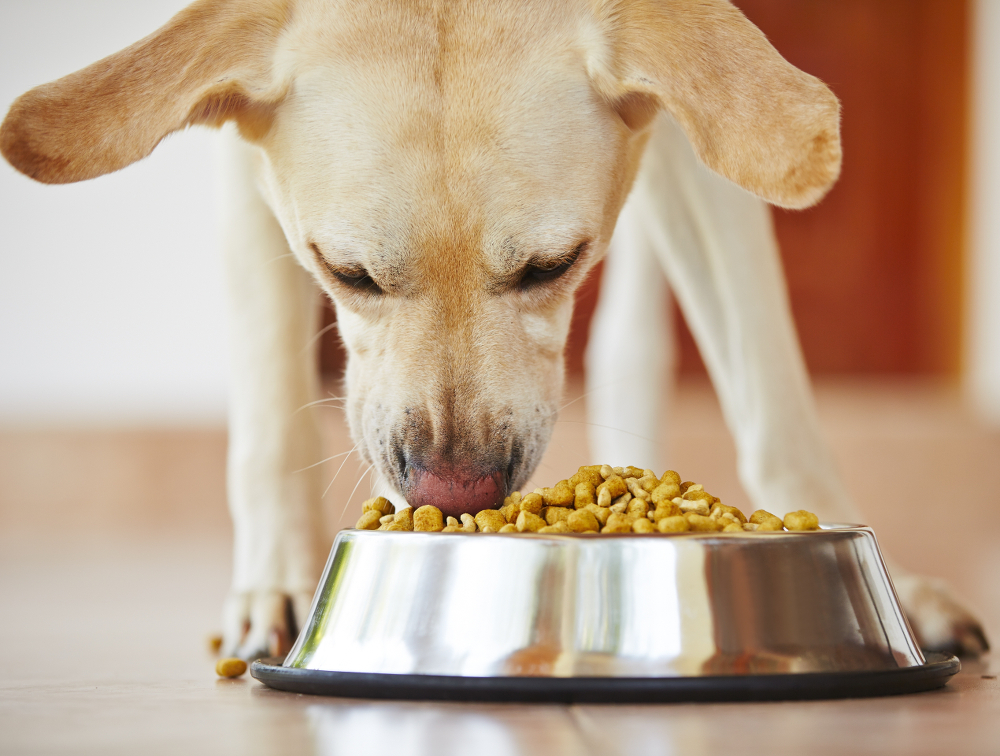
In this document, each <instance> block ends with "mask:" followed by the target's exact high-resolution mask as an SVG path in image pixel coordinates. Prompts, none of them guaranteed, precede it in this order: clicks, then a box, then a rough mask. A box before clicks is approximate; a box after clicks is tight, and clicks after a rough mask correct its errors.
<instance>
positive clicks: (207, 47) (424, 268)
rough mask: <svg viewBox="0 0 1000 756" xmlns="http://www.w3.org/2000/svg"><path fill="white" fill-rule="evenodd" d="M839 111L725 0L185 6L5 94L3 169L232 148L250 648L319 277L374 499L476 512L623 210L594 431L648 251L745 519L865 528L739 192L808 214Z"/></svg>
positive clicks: (234, 637) (756, 208) (651, 275)
mask: <svg viewBox="0 0 1000 756" xmlns="http://www.w3.org/2000/svg"><path fill="white" fill-rule="evenodd" d="M838 119H839V106H838V102H837V100H836V98H835V97H834V96H833V94H832V93H831V92H830V90H829V89H827V87H826V86H824V85H823V84H822V83H821V82H820V81H818V80H817V79H815V78H813V77H812V76H809V75H807V74H805V73H803V72H801V71H799V70H797V69H795V68H794V67H792V66H791V65H789V64H788V63H787V62H786V61H785V60H783V59H782V58H781V56H780V55H778V53H777V52H776V51H775V50H774V49H773V48H772V47H771V46H770V45H769V44H768V42H767V40H766V39H765V38H764V36H763V35H762V34H761V33H760V32H759V31H758V30H757V29H756V28H755V27H754V26H753V25H751V24H750V23H749V22H748V21H747V20H746V19H745V18H744V17H743V15H742V14H741V13H740V12H739V11H738V10H737V9H736V8H734V7H733V6H732V5H730V4H729V3H728V2H724V0H507V1H505V2H504V1H498V0H452V1H448V0H428V1H427V2H419V1H418V0H412V1H411V2H405V1H399V2H391V1H390V0H200V1H199V2H196V3H195V4H194V5H192V6H190V7H189V8H188V9H187V10H185V11H184V12H182V13H181V14H179V15H178V16H177V17H175V18H174V19H173V20H172V21H171V22H170V23H169V24H168V25H167V26H165V27H164V28H162V29H161V30H159V31H158V32H156V33H155V34H153V35H152V36H150V37H147V38H146V39H144V40H142V41H140V42H138V43H137V44H135V45H133V46H132V47H130V48H128V49H126V50H124V51H122V52H120V53H118V54H117V55H113V56H111V57H110V58H107V59H105V60H103V61H100V62H98V63H96V64H94V65H92V66H90V67H88V68H86V69H84V70H82V71H80V72H78V73H76V74H73V75H71V76H68V77H66V78H64V79H61V80H59V81H56V82H53V83H51V84H47V85H45V86H42V87H39V88H37V89H35V90H33V91H31V92H29V93H27V94H26V95H24V96H22V97H21V98H19V99H18V100H17V101H16V102H15V103H14V105H13V106H12V108H11V110H10V113H9V114H8V116H7V118H6V120H5V121H4V124H3V128H2V134H0V147H2V151H3V154H4V156H5V157H6V158H7V159H8V160H9V161H10V162H11V163H12V164H13V165H14V166H15V167H16V168H17V169H19V170H20V171H22V172H24V173H26V174H27V175H29V176H31V177H33V178H35V179H38V180H39V181H43V182H49V183H61V182H71V181H81V180H84V179H89V178H94V177H96V176H100V175H102V174H105V173H108V172H111V171H116V170H118V169H120V168H124V167H125V166H127V165H129V164H130V163H133V162H135V161H137V160H140V159H141V158H143V157H145V156H146V155H148V154H149V153H150V152H151V151H152V150H153V149H154V148H155V147H156V145H157V144H158V143H159V141H160V140H161V139H163V138H164V137H165V136H166V135H167V134H169V133H171V132H173V131H176V130H178V129H183V128H185V127H186V126H189V125H193V124H206V125H211V126H219V125H222V124H223V123H224V122H227V121H231V122H234V123H235V124H236V126H237V127H238V129H239V133H240V134H241V136H242V139H241V140H237V139H235V138H234V139H233V142H232V144H231V147H230V150H231V154H230V170H229V178H230V183H231V190H232V191H231V195H230V196H231V205H230V207H229V208H228V210H227V215H228V218H229V224H228V225H229V235H228V261H229V262H228V264H229V269H230V272H231V280H232V296H231V301H232V309H233V317H232V320H233V322H234V324H235V330H236V338H235V341H234V345H233V353H234V356H235V376H236V380H235V385H234V387H233V395H232V417H231V439H232V442H231V449H230V465H229V484H230V506H231V509H232V514H233V520H234V524H235V538H236V557H235V574H234V581H233V592H232V595H231V597H230V599H229V602H228V604H227V618H226V627H225V630H226V646H227V648H228V649H230V650H235V651H238V652H240V653H242V654H244V655H251V654H253V653H255V652H256V651H258V650H259V649H261V648H264V647H266V646H267V644H268V640H269V638H270V637H271V636H272V635H273V634H274V633H279V634H280V633H285V632H286V631H287V629H288V627H287V625H286V619H285V611H284V609H285V606H286V602H287V600H288V599H291V601H292V604H293V606H294V609H295V612H296V614H297V616H298V617H299V618H301V617H302V613H303V612H304V611H305V610H306V608H307V606H308V602H309V598H310V596H311V593H312V591H313V589H314V587H315V584H316V579H317V575H318V569H319V567H320V558H321V556H322V551H323V549H322V547H321V544H320V543H318V534H319V533H320V528H319V525H318V515H317V508H318V502H319V493H320V492H319V490H318V487H317V483H318V479H317V477H316V475H315V473H316V470H317V469H318V468H312V470H308V471H305V472H299V471H301V470H302V468H306V467H308V466H309V465H312V464H314V463H315V462H316V461H317V460H318V459H319V458H320V456H321V454H320V448H319V440H318V434H317V432H316V428H315V426H314V421H313V419H312V417H311V415H310V413H309V411H308V409H306V410H304V411H303V409H302V408H303V407H305V406H306V405H308V404H309V403H310V402H312V401H313V399H314V397H315V396H316V394H317V391H316V376H315V355H314V354H313V352H312V350H311V349H305V350H304V349H303V347H304V345H306V344H308V343H309V342H310V340H311V339H312V336H313V335H314V333H315V329H316V322H315V321H316V311H317V288H316V286H315V284H314V282H318V283H319V286H320V288H321V289H322V290H323V291H324V292H325V293H326V294H328V295H329V296H330V298H331V299H332V300H333V302H334V304H335V306H336V309H337V318H338V324H339V327H340V332H341V335H342V337H343V340H344V343H345V344H346V346H347V351H348V354H349V360H348V366H347V380H346V383H347V397H348V398H347V413H348V417H349V420H350V425H351V430H352V433H353V435H354V438H355V440H356V441H357V444H358V449H359V451H360V453H361V455H362V456H363V457H364V458H365V459H366V460H368V461H370V462H371V463H373V464H374V466H375V469H376V470H377V472H378V476H379V479H380V481H381V485H382V486H383V487H384V490H385V492H386V494H387V495H388V496H390V498H392V499H394V500H395V501H396V502H397V503H398V504H404V503H406V502H408V503H410V504H413V505H419V504H421V503H424V502H434V503H435V504H437V505H438V506H440V507H442V508H443V509H445V510H446V511H448V512H449V513H453V514H454V513H459V512H462V511H467V510H468V511H473V512H475V511H477V510H479V509H481V508H483V507H487V506H493V505H495V504H497V503H498V502H499V501H500V500H501V499H502V497H503V496H504V494H505V493H506V492H507V491H508V490H511V489H514V488H518V487H520V486H521V485H522V484H523V483H525V481H526V480H527V477H528V475H529V474H530V473H531V472H532V470H533V468H534V467H535V465H536V464H537V462H538V460H539V458H540V456H541V454H542V452H543V450H544V449H545V446H546V444H547V442H548V439H549V436H550V433H551V430H552V425H553V422H554V419H555V416H556V412H557V407H558V404H557V403H558V400H559V397H560V393H561V389H562V382H563V361H562V353H563V347H564V345H565V343H566V337H567V331H568V328H569V323H570V314H571V309H572V305H573V292H574V290H575V289H576V288H577V286H578V285H579V284H580V282H581V281H582V280H583V279H584V278H585V277H586V276H587V274H588V273H589V272H590V270H591V269H592V268H593V267H594V265H595V264H596V263H597V262H598V261H599V260H600V259H601V258H602V257H603V256H604V254H605V251H606V249H607V248H608V245H609V243H610V242H611V237H612V232H613V231H614V229H615V226H616V223H617V222H618V221H619V213H620V211H622V208H623V205H624V204H625V201H626V198H627V197H628V196H629V193H630V191H632V200H630V202H629V205H628V207H627V209H626V211H625V213H624V215H623V220H622V223H621V226H620V229H619V232H620V234H621V238H620V240H619V241H620V242H621V243H620V244H618V245H617V246H618V247H619V248H618V249H617V250H616V254H615V255H614V256H613V257H612V259H611V261H610V262H609V270H608V276H607V281H606V284H605V285H606V288H608V287H610V288H612V289H613V290H612V291H611V292H610V293H611V297H610V298H609V299H608V300H607V304H606V305H605V306H603V307H602V311H603V312H604V315H602V316H601V317H599V320H598V323H597V325H596V326H595V337H594V339H593V343H595V344H598V345H599V347H600V349H599V351H598V350H592V351H591V354H590V359H589V362H590V368H591V370H590V373H591V381H592V383H593V384H594V385H595V386H596V387H598V389H597V391H596V392H595V395H596V396H598V397H599V399H600V401H597V402H595V403H594V407H595V409H594V411H595V412H597V413H598V419H597V422H598V423H599V424H600V423H601V417H600V413H601V412H607V411H609V410H611V411H615V412H616V415H617V416H616V417H615V418H614V420H613V422H610V424H614V425H620V424H621V422H622V417H623V416H624V417H628V416H629V412H630V410H629V406H630V404H631V406H639V405H641V404H643V403H644V402H645V403H647V404H648V403H649V402H652V401H653V400H654V399H655V394H656V392H658V391H659V390H660V387H661V386H662V376H661V375H660V374H659V372H658V369H657V367H656V364H655V361H654V364H649V365H643V364H642V363H637V362H634V361H633V363H632V365H633V367H632V368H631V370H632V373H633V375H632V376H631V377H632V378H636V377H638V379H639V380H638V383H639V384H640V386H641V385H645V389H642V388H639V389H637V390H638V391H639V392H640V395H639V397H638V401H636V399H637V397H636V395H632V397H631V398H632V401H631V402H629V401H623V400H622V398H621V389H620V385H621V384H620V378H621V376H618V375H616V374H615V373H614V365H615V364H618V363H619V360H617V359H611V358H614V357H615V356H616V355H619V354H621V355H623V356H630V355H633V354H634V353H635V350H633V349H631V346H632V345H633V342H634V339H635V334H637V333H646V334H648V336H647V338H646V340H645V342H644V343H647V344H648V343H649V342H650V339H652V340H653V341H655V340H656V339H657V338H659V336H658V335H657V334H656V331H655V327H653V328H652V330H650V326H649V325H648V323H650V322H652V323H655V322H656V321H657V319H658V318H657V317H656V316H657V315H658V313H659V305H658V302H659V301H660V296H659V295H660V289H661V287H662V285H661V284H660V283H659V281H660V280H661V275H660V274H659V273H658V272H657V271H656V270H655V266H654V265H652V264H651V263H650V261H651V260H653V259H654V256H655V257H656V258H658V259H659V260H660V262H661V263H662V265H663V269H664V270H666V273H667V276H668V278H669V279H670V281H671V283H672V286H673V289H674V290H675V291H676V292H677V295H678V297H679V299H680V302H681V305H682V307H683V309H684V312H685V315H686V317H687V318H688V320H689V322H690V323H691V325H692V329H693V331H694V333H695V336H696V337H697V339H698V341H699V344H700V346H701V349H702V352H703V354H704V356H705V361H706V363H707V365H708V366H709V370H710V372H711V375H712V379H713V381H714V382H715V385H716V388H717V389H718V393H719V396H720V399H721V401H722V405H723V408H724V410H725V413H726V416H727V419H728V421H729V424H730V426H731V428H732V430H733V433H734V436H735V438H736V442H737V446H738V449H739V452H740V471H741V474H742V479H743V481H744V483H745V485H746V487H747V490H748V492H749V494H750V496H751V498H752V499H753V501H754V502H755V504H757V505H759V506H762V507H765V508H767V509H769V510H773V511H776V512H783V511H785V510H788V509H798V508H800V507H805V508H808V509H812V510H814V511H816V512H817V513H819V514H820V515H821V517H822V519H825V520H854V519H858V517H857V515H856V514H855V513H854V510H853V507H852V505H851V502H850V501H849V499H848V497H847V495H846V494H845V492H844V487H843V485H842V484H841V482H840V481H839V479H838V477H837V474H836V472H835V471H834V468H833V465H832V464H831V462H830V456H829V453H828V452H827V450H826V447H825V445H824V442H823V440H822V438H821V434H820V432H819V428H818V424H817V422H816V418H815V415H814V411H813V407H812V399H811V395H810V391H809V385H808V381H807V377H806V373H805V370H804V369H803V364H802V360H801V357H800V354H799V349H798V345H797V342H796V338H795V334H794V330H793V326H792V321H791V318H790V316H789V312H788V306H787V302H786V298H785V296H786V295H785V291H784V284H783V281H782V275H781V270H780V267H779V262H778V256H777V253H776V247H775V243H774V238H773V235H772V232H771V225H770V218H769V215H768V210H767V207H766V205H765V204H764V202H762V201H761V200H765V201H767V202H771V203H774V204H777V205H781V206H783V207H790V208H801V207H807V206H809V205H811V204H813V203H815V202H816V201H818V200H819V199H820V198H821V197H822V196H823V195H824V193H825V192H826V191H827V190H828V189H829V187H830V186H831V184H832V183H833V182H834V181H835V180H836V178H837V175H838V172H839V170H840V159H841V154H840V140H839V131H838V128H839V126H838ZM644 152H645V153H646V157H645V158H644V159H643V160H642V171H641V172H640V171H639V168H640V158H642V156H643V153H644ZM637 173H639V174H640V175H639V178H638V180H636V176H637ZM633 187H634V190H633ZM289 248H290V249H291V252H292V253H293V255H294V261H293V260H292V259H291V258H290V257H289V256H288V255H287V250H288V249H289ZM651 252H653V253H655V255H654V254H650V253H651ZM638 351H640V352H641V351H642V350H638ZM616 382H617V385H618V386H619V388H618V390H617V391H615V390H613V389H607V388H605V389H601V388H600V387H602V386H612V385H616ZM643 390H645V392H646V393H647V394H651V395H649V396H647V397H645V398H644V397H642V396H641V393H642V391H643ZM617 413H621V414H617ZM632 422H633V423H634V424H635V425H636V427H637V428H639V426H640V425H641V424H642V423H643V422H645V421H644V419H643V418H642V417H641V416H638V417H635V418H634V419H633V420H632ZM640 435H648V434H646V433H640ZM598 443H599V441H598ZM594 451H595V458H599V459H601V460H602V461H604V460H617V459H622V460H623V461H627V462H628V463H646V462H647V458H648V456H649V455H650V454H651V453H652V452H651V450H650V449H648V448H635V449H621V448H617V449H602V448H600V447H599V446H597V448H595V449H594ZM622 455H624V456H622ZM897 580H898V581H899V575H898V573H897ZM897 584H898V585H899V586H900V587H901V588H903V591H902V597H903V600H904V603H905V605H906V607H907V609H908V611H909V612H910V616H911V618H912V619H913V620H914V624H915V627H916V629H917V631H918V633H920V635H921V637H922V639H923V641H924V642H925V644H928V645H931V646H949V645H952V646H955V645H957V646H959V647H961V648H962V649H964V650H969V651H976V650H979V649H980V648H982V647H984V646H985V641H984V640H983V639H982V633H981V631H980V630H979V629H978V625H977V624H976V622H975V620H973V619H972V618H971V617H969V615H968V614H966V613H965V612H964V611H963V610H962V609H960V608H959V607H958V605H957V604H955V603H954V602H953V601H952V600H951V599H950V598H949V596H948V594H947V592H946V591H944V590H943V589H940V588H937V587H932V586H930V584H929V583H927V582H926V581H921V580H919V579H914V578H904V579H903V580H902V581H900V582H898V583H897ZM247 625H249V632H246V633H245V632H244V630H245V627H246V626H247Z"/></svg>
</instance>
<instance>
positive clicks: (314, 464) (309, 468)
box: [292, 449, 354, 475]
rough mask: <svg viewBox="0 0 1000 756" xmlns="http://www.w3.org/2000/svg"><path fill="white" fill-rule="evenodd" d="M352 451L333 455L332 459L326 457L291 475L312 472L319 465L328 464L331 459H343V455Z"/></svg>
mask: <svg viewBox="0 0 1000 756" xmlns="http://www.w3.org/2000/svg"><path fill="white" fill-rule="evenodd" d="M353 451H354V449H351V451H345V452H341V453H340V454H334V455H333V456H332V457H327V458H326V459H321V460H320V461H319V462H314V463H313V464H311V465H307V466H306V467H303V468H301V469H299V470H295V471H293V472H292V475H295V474H296V473H300V472H305V471H306V470H312V469H313V468H314V467H318V466H319V465H322V464H323V463H324V462H329V461H330V460H331V459H337V458H338V457H343V456H344V455H345V454H350V453H351V452H353Z"/></svg>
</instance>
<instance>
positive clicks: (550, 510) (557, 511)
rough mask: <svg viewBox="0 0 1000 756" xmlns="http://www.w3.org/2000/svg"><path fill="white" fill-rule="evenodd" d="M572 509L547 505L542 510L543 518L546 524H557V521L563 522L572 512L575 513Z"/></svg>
mask: <svg viewBox="0 0 1000 756" xmlns="http://www.w3.org/2000/svg"><path fill="white" fill-rule="evenodd" d="M573 511H574V510H572V509H570V508H569V507H545V509H543V510H542V515H541V517H542V519H543V520H545V524H546V525H555V524H556V523H557V522H563V521H564V520H566V519H567V518H568V517H569V516H570V515H571V514H573Z"/></svg>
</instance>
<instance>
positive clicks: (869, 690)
mask: <svg viewBox="0 0 1000 756" xmlns="http://www.w3.org/2000/svg"><path fill="white" fill-rule="evenodd" d="M280 664H281V660H280V659H259V660H258V661H255V662H254V663H253V664H251V665H250V674H251V675H253V676H254V677H255V678H256V679H258V680H260V681H261V682H262V683H264V684H265V685H267V686H269V687H271V688H275V689H277V690H286V691H290V692H293V693H309V694H312V695H319V696H337V697H340V698H379V699H394V700H411V701H481V702H483V701H485V702H510V703H690V702H699V701H700V702H720V701H789V700H803V699H826V698H864V697H869V696H893V695H899V694H903V693H919V692H921V691H925V690H933V689H934V688H940V687H942V686H944V685H945V684H946V683H947V682H948V680H949V679H950V678H951V677H952V675H954V674H955V673H957V672H958V671H959V670H960V669H961V664H960V663H959V661H958V659H957V658H955V657H954V656H945V655H944V654H928V655H927V663H926V664H923V665H922V666H919V667H907V668H904V669H893V670H880V671H876V672H816V673H806V674H786V675H733V676H721V675H720V676H710V677H450V676H444V675H387V674H369V673H364V672H326V671H323V670H314V669H295V668H292V667H282V666H280Z"/></svg>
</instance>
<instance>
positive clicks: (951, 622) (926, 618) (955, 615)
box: [893, 575, 990, 657]
mask: <svg viewBox="0 0 1000 756" xmlns="http://www.w3.org/2000/svg"><path fill="white" fill-rule="evenodd" d="M893 583H894V585H895V586H896V593H897V594H898V596H899V601H900V603H901V604H902V605H903V611H905V612H906V617H907V619H908V620H909V621H910V627H911V628H912V629H913V633H914V635H916V636H917V643H919V644H920V647H921V648H922V649H923V650H925V651H938V652H941V653H948V654H955V655H957V656H967V657H977V656H979V655H980V654H983V653H985V652H987V651H989V648H990V644H989V641H987V640H986V633H985V632H984V631H983V626H982V624H981V623H980V622H979V620H977V619H976V618H975V617H974V616H973V615H972V613H971V612H969V611H968V610H967V609H966V608H965V607H964V606H962V605H961V603H960V602H959V601H958V599H957V598H955V595H954V593H953V592H952V590H951V588H949V587H948V585H947V584H946V583H945V582H944V581H943V580H934V579H931V578H927V577H923V576H921V575H898V576H896V577H895V578H894V580H893Z"/></svg>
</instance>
